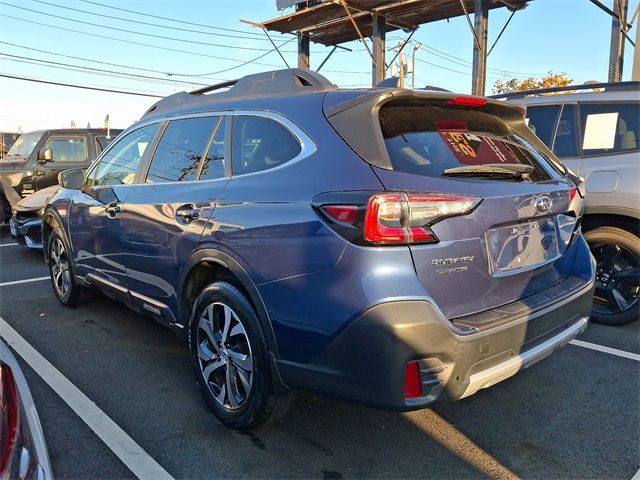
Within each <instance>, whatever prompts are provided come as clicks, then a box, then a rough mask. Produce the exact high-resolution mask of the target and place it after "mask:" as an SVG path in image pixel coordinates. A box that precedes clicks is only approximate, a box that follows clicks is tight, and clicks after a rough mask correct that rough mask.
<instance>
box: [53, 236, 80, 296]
mask: <svg viewBox="0 0 640 480" xmlns="http://www.w3.org/2000/svg"><path fill="white" fill-rule="evenodd" d="M70 251H71V250H70V248H69V243H68V242H67V240H66V238H65V236H64V234H63V233H62V231H61V230H60V229H59V228H56V229H54V230H53V232H51V236H50V237H49V241H48V242H47V256H48V258H49V276H50V277H51V286H52V287H53V293H54V294H55V296H56V298H57V299H58V301H59V302H60V303H61V304H62V305H64V306H65V307H75V306H76V305H77V304H78V301H79V300H80V295H81V293H82V292H81V287H80V286H79V285H78V284H77V283H76V280H75V277H74V274H73V266H72V262H71V259H70V258H69V252H70Z"/></svg>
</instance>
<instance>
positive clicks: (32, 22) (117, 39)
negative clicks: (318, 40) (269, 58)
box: [2, 14, 279, 75]
mask: <svg viewBox="0 0 640 480" xmlns="http://www.w3.org/2000/svg"><path fill="white" fill-rule="evenodd" d="M2 18H10V19H12V20H18V21H20V22H25V23H31V24H34V25H40V26H43V27H49V28H54V29H56V30H63V31H65V32H73V33H79V34H81V35H88V36H90V37H96V38H102V39H105V40H113V41H115V42H121V43H128V44H130V45H140V46H143V47H149V48H155V49H158V50H164V51H167V52H176V53H184V54H186V55H195V56H198V57H206V58H214V59H216V60H226V61H230V62H240V63H243V62H244V61H243V60H238V59H235V58H228V57H219V56H217V55H208V54H206V53H198V52H191V51H189V50H179V49H176V48H169V47H160V46H158V45H152V44H149V43H142V42H134V41H133V40H124V39H122V38H116V37H109V36H107V35H99V34H97V33H89V32H83V31H81V30H74V29H71V28H65V27H58V26H57V25H51V24H48V23H42V22H36V21H35V20H26V19H24V18H19V17H14V16H11V15H6V14H3V15H2ZM268 53H270V52H267V54H268ZM265 55H266V54H265ZM254 63H255V64H256V65H261V66H265V67H276V68H279V65H274V64H272V63H258V62H254ZM207 75H212V74H207Z"/></svg>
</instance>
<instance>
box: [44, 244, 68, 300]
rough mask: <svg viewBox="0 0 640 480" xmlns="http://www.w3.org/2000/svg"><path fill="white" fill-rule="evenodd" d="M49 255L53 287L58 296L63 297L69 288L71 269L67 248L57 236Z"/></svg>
mask: <svg viewBox="0 0 640 480" xmlns="http://www.w3.org/2000/svg"><path fill="white" fill-rule="evenodd" d="M49 256H50V258H51V276H52V278H53V287H54V288H55V290H56V293H57V294H58V296H59V297H60V298H64V297H66V296H67V295H68V294H69V291H70V289H71V270H70V268H69V259H68V257H67V250H66V249H65V247H64V244H63V243H62V240H61V239H60V238H59V237H56V238H55V239H54V240H53V245H52V246H51V251H50V252H49Z"/></svg>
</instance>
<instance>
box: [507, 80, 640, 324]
mask: <svg viewBox="0 0 640 480" xmlns="http://www.w3.org/2000/svg"><path fill="white" fill-rule="evenodd" d="M496 98H506V99H507V100H508V101H510V102H517V103H521V104H524V105H526V107H527V121H528V122H529V127H530V128H531V129H532V130H533V131H534V132H535V133H536V135H537V136H538V137H539V138H540V139H541V140H542V141H543V142H544V143H545V144H546V145H547V146H548V147H549V149H551V150H552V151H553V153H555V155H556V156H557V157H558V158H559V159H560V160H561V161H562V163H563V164H564V165H566V166H567V167H569V168H570V169H571V170H573V171H574V172H575V173H577V174H578V175H579V176H581V177H583V178H584V179H585V182H586V191H587V196H586V198H585V212H584V217H583V226H582V229H583V231H584V232H586V233H585V238H586V239H587V241H588V242H589V246H590V248H591V251H592V253H593V255H594V257H595V258H596V261H597V271H596V292H595V297H594V305H593V320H594V321H596V322H599V323H605V324H610V325H620V324H623V323H626V322H630V321H632V320H635V319H637V318H638V311H639V308H638V307H639V305H638V292H639V290H640V287H639V286H638V285H639V278H640V276H639V273H638V265H639V263H640V261H639V259H640V238H638V236H639V235H638V234H639V230H640V228H639V225H640V82H621V83H609V84H587V85H581V86H570V87H562V88H550V89H543V90H535V91H527V92H513V93H511V94H507V95H500V96H496Z"/></svg>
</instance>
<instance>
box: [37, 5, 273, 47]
mask: <svg viewBox="0 0 640 480" xmlns="http://www.w3.org/2000/svg"><path fill="white" fill-rule="evenodd" d="M32 1H34V2H36V3H41V4H44V5H50V6H52V7H57V8H63V9H65V10H71V11H73V12H80V13H86V14H87V15H93V16H96V17H100V18H111V19H114V20H120V21H123V22H130V23H135V24H138V25H148V26H151V27H159V28H168V29H171V30H178V31H181V32H189V33H200V34H203V35H214V36H221V37H226V38H240V39H243V40H259V41H268V39H266V38H263V37H262V36H257V35H259V34H255V33H253V32H247V34H246V35H231V34H228V33H215V32H205V31H203V30H194V29H192V28H181V27H175V26H170V25H161V24H159V23H152V22H143V21H140V20H131V19H129V18H124V17H117V16H115V15H107V14H105V13H96V12H91V11H89V10H82V9H79V8H72V7H65V6H63V5H57V4H55V3H50V2H45V1H44V0H32ZM109 8H113V7H109ZM248 35H255V36H253V37H252V36H248Z"/></svg>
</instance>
